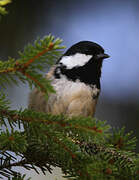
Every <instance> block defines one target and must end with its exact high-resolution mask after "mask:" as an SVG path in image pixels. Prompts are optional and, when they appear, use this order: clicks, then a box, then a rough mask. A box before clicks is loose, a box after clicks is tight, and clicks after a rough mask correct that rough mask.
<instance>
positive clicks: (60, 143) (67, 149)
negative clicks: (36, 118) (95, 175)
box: [45, 133, 89, 177]
mask: <svg viewBox="0 0 139 180" xmlns="http://www.w3.org/2000/svg"><path fill="white" fill-rule="evenodd" d="M45 134H46V136H47V137H48V138H51V139H53V140H54V142H55V143H57V144H59V145H60V146H61V147H62V148H63V149H64V150H65V151H67V152H68V153H69V154H70V156H71V157H72V159H73V160H75V161H76V162H77V163H78V164H79V165H80V160H79V159H77V156H76V155H75V154H74V153H73V152H72V151H71V150H70V149H69V148H68V147H67V146H66V145H65V144H64V143H63V142H62V141H60V140H59V139H58V138H56V137H51V136H49V134H47V133H45ZM77 173H78V174H79V176H83V172H81V171H80V170H79V171H78V172H77ZM86 176H87V177H89V174H88V173H87V172H86Z"/></svg>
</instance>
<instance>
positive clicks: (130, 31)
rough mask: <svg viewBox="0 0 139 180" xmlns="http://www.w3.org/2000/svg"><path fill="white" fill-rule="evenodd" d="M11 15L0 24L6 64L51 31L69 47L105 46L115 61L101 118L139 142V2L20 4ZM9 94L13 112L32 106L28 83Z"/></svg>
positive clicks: (107, 67) (0, 52)
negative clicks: (83, 44)
mask: <svg viewBox="0 0 139 180" xmlns="http://www.w3.org/2000/svg"><path fill="white" fill-rule="evenodd" d="M8 11H9V15H7V16H4V17H3V18H2V20H1V21H0V59H2V60H6V59H7V57H8V56H11V57H16V58H17V57H18V51H19V50H23V48H24V46H25V45H26V44H27V43H28V42H33V41H34V40H35V39H36V38H37V37H43V36H45V35H48V34H49V33H51V34H52V35H55V37H60V38H62V39H63V40H64V41H63V45H66V46H67V47H69V46H71V45H72V44H73V43H76V42H78V41H81V40H90V41H95V42H97V43H99V44H100V45H102V46H103V47H104V49H105V50H106V53H108V54H110V56H111V58H109V59H107V60H105V61H104V64H103V69H102V79H101V86H102V91H101V96H100V98H99V102H98V106H97V112H96V117H97V118H98V119H100V120H107V121H108V123H109V124H110V125H111V126H113V127H123V126H125V127H126V130H127V131H131V130H132V131H134V135H135V136H136V137H137V138H138V139H139V132H138V129H139V93H138V92H139V1H138V0H132V1H131V0H126V1H124V0H123V1H121V0H116V1H115V0H76V1H75V0H51V1H50V0H49V1H48V0H40V1H33V0H22V1H21V0H20V1H19V0H14V2H13V3H12V4H9V5H8ZM7 91H8V94H9V97H10V99H11V100H12V101H13V104H12V107H13V108H20V107H21V106H22V107H27V99H28V93H29V88H28V86H27V85H23V84H20V86H19V87H14V86H13V87H8V90H7ZM138 144H139V143H138ZM138 151H139V145H138Z"/></svg>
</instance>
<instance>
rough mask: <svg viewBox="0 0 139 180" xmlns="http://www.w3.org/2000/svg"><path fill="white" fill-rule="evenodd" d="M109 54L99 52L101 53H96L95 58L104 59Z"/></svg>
mask: <svg viewBox="0 0 139 180" xmlns="http://www.w3.org/2000/svg"><path fill="white" fill-rule="evenodd" d="M109 57H110V56H109V55H108V54H104V53H101V54H98V55H97V59H105V58H109Z"/></svg>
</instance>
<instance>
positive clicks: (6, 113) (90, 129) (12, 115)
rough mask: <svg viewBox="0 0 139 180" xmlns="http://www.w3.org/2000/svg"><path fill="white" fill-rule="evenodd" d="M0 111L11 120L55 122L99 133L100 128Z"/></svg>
mask: <svg viewBox="0 0 139 180" xmlns="http://www.w3.org/2000/svg"><path fill="white" fill-rule="evenodd" d="M0 113H1V114H2V115H5V116H10V117H11V118H12V120H13V121H16V120H18V119H20V120H22V121H26V122H41V123H44V124H46V125H47V124H56V125H59V126H61V127H65V126H69V127H71V128H75V129H81V130H86V131H95V132H96V133H100V131H102V130H98V129H97V128H96V126H94V127H83V126H79V125H75V126H74V125H72V124H69V123H61V122H57V121H49V120H46V119H45V120H43V119H38V118H37V119H33V118H24V117H22V116H19V115H18V114H11V113H10V112H9V111H7V110H0Z"/></svg>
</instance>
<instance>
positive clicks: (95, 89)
mask: <svg viewBox="0 0 139 180" xmlns="http://www.w3.org/2000/svg"><path fill="white" fill-rule="evenodd" d="M108 57H109V55H107V54H105V53H104V49H103V48H102V47H101V46H100V45H98V44H97V43H94V42H90V41H80V42H78V43H76V44H74V45H73V46H71V47H70V48H69V49H68V50H67V51H66V52H65V54H64V55H63V56H62V57H61V58H60V59H59V60H58V61H57V63H56V64H55V65H54V66H53V67H52V68H51V69H50V71H49V72H48V73H47V75H46V78H48V79H50V80H51V84H52V86H53V87H54V89H55V91H56V93H52V94H50V96H49V98H48V100H47V101H46V99H45V97H44V94H43V93H42V92H39V91H38V90H37V89H34V90H33V91H32V92H31V94H30V98H29V108H31V109H34V110H37V111H40V112H46V113H52V114H65V115H68V116H70V117H71V116H85V117H87V116H94V113H95V109H96V104H97V100H98V96H99V93H100V88H101V87H100V77H101V67H102V62H103V59H105V58H108Z"/></svg>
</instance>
